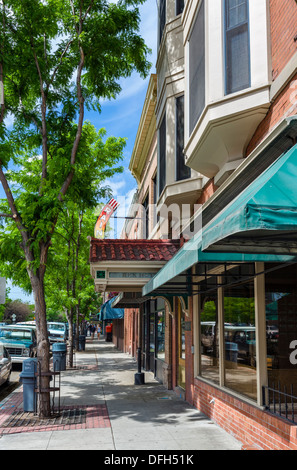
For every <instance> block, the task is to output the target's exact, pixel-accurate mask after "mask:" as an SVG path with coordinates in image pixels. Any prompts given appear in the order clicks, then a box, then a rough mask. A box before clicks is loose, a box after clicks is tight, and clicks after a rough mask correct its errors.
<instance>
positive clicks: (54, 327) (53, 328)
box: [47, 322, 68, 344]
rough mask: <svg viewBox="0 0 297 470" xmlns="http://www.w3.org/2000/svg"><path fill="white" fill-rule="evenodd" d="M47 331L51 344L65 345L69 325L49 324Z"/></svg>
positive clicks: (60, 323)
mask: <svg viewBox="0 0 297 470" xmlns="http://www.w3.org/2000/svg"><path fill="white" fill-rule="evenodd" d="M47 329H48V332H49V342H50V344H53V343H57V342H60V343H64V342H65V341H66V340H67V331H68V330H67V324H66V323H62V322H47Z"/></svg>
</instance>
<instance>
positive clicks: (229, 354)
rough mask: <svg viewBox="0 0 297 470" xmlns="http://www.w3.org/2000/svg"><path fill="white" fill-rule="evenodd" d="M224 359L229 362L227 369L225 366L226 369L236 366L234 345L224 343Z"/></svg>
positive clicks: (235, 347)
mask: <svg viewBox="0 0 297 470" xmlns="http://www.w3.org/2000/svg"><path fill="white" fill-rule="evenodd" d="M225 359H226V361H228V362H229V367H228V365H227V364H226V367H227V368H234V367H236V366H237V359H238V345H237V344H236V343H229V342H226V343H225Z"/></svg>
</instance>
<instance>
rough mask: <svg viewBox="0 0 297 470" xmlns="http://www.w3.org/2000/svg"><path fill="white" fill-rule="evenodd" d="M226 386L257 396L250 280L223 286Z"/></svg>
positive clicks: (254, 332) (252, 295) (252, 284)
mask: <svg viewBox="0 0 297 470" xmlns="http://www.w3.org/2000/svg"><path fill="white" fill-rule="evenodd" d="M224 319H225V323H224V340H225V345H224V346H225V360H224V369H225V386H226V387H228V388H231V389H232V390H235V391H236V392H238V393H241V394H243V395H246V396H248V397H249V398H252V399H254V400H256V399H257V376H256V327H255V302H254V283H253V281H251V282H247V283H242V284H239V285H236V286H232V287H228V288H225V289H224Z"/></svg>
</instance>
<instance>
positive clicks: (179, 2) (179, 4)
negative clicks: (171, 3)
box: [175, 0, 185, 15]
mask: <svg viewBox="0 0 297 470" xmlns="http://www.w3.org/2000/svg"><path fill="white" fill-rule="evenodd" d="M184 4H185V2H184V0H176V4H175V8H176V14H177V15H180V14H181V13H182V12H183V11H184Z"/></svg>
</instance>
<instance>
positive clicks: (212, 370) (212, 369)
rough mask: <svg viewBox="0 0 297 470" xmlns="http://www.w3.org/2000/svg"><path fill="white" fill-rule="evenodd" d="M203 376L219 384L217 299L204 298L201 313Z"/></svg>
mask: <svg viewBox="0 0 297 470" xmlns="http://www.w3.org/2000/svg"><path fill="white" fill-rule="evenodd" d="M200 337H201V376H202V377H204V378H206V379H209V380H211V381H213V382H214V383H216V384H219V383H220V381H219V324H218V311H217V302H216V299H215V298H210V297H206V296H205V297H204V298H203V299H202V311H201V325H200Z"/></svg>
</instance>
